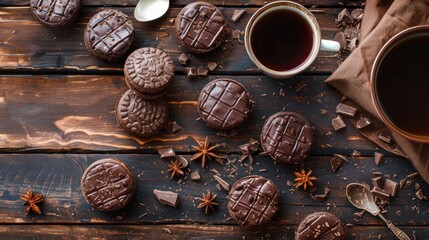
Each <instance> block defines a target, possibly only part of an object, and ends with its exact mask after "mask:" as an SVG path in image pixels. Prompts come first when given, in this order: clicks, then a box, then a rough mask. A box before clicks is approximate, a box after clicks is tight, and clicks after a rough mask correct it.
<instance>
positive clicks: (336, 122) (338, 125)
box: [332, 115, 346, 131]
mask: <svg viewBox="0 0 429 240" xmlns="http://www.w3.org/2000/svg"><path fill="white" fill-rule="evenodd" d="M332 127H334V130H335V131H338V130H340V129H342V128H345V127H346V123H345V122H344V120H343V118H342V117H341V115H338V116H337V117H336V118H334V119H332Z"/></svg>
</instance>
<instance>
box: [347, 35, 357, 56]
mask: <svg viewBox="0 0 429 240" xmlns="http://www.w3.org/2000/svg"><path fill="white" fill-rule="evenodd" d="M358 45H359V40H358V38H357V37H355V38H352V40H350V42H349V44H348V45H347V48H348V49H349V50H350V51H352V52H353V51H354V50H356V48H357V47H358Z"/></svg>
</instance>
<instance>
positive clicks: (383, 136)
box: [378, 132, 392, 143]
mask: <svg viewBox="0 0 429 240" xmlns="http://www.w3.org/2000/svg"><path fill="white" fill-rule="evenodd" d="M378 139H380V140H381V141H383V142H386V143H390V142H391V141H392V137H391V136H389V135H386V134H385V133H384V132H380V134H379V135H378Z"/></svg>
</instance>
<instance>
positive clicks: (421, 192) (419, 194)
mask: <svg viewBox="0 0 429 240" xmlns="http://www.w3.org/2000/svg"><path fill="white" fill-rule="evenodd" d="M416 197H417V198H418V199H419V200H422V201H423V200H425V201H426V200H427V199H428V198H427V197H426V196H425V195H424V194H423V190H422V189H419V190H418V191H417V192H416Z"/></svg>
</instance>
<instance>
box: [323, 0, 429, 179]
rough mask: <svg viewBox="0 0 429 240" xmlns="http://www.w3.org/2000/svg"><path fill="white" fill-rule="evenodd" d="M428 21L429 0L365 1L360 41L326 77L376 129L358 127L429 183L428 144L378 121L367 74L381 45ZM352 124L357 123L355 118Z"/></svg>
mask: <svg viewBox="0 0 429 240" xmlns="http://www.w3.org/2000/svg"><path fill="white" fill-rule="evenodd" d="M427 24H429V0H370V1H367V2H366V5H365V10H364V15H363V19H362V24H361V30H360V34H361V35H360V45H359V47H358V48H357V49H356V50H355V51H353V52H352V53H351V54H350V56H349V57H348V58H347V59H346V60H345V61H344V62H343V63H342V64H341V66H340V67H339V68H338V69H337V70H336V71H335V72H334V73H333V74H332V75H331V76H330V77H329V78H328V79H327V80H326V82H327V83H328V84H330V85H332V86H333V87H335V88H336V89H337V90H338V91H339V92H341V93H342V94H343V95H344V96H346V97H347V98H348V100H346V101H349V103H350V104H353V102H354V103H356V104H357V105H358V106H359V107H360V109H361V114H362V113H363V114H366V115H367V116H371V117H373V119H374V121H375V122H376V124H375V125H376V126H377V128H378V129H375V128H374V127H372V130H371V131H368V130H364V129H362V131H361V130H360V132H361V133H362V134H364V135H365V136H366V137H368V138H369V139H370V140H372V141H374V142H375V143H377V144H379V145H380V146H381V147H383V148H384V149H386V150H388V151H390V152H394V153H396V154H399V155H401V156H407V157H408V159H409V160H410V161H411V162H412V163H413V165H414V167H415V168H416V169H417V171H418V172H419V174H420V175H421V177H422V178H423V179H424V180H425V181H426V182H427V183H429V144H422V143H416V142H413V141H410V140H408V139H406V138H404V137H402V136H400V135H398V134H396V133H394V132H390V131H389V130H388V129H387V128H386V127H385V126H384V124H382V123H381V122H380V119H379V116H378V115H377V113H376V110H375V106H374V105H373V103H372V100H371V93H370V84H369V80H370V74H371V68H372V64H373V62H374V60H375V58H376V56H377V53H378V52H379V50H380V49H381V48H382V46H383V45H384V44H385V43H386V42H387V41H388V40H389V39H390V38H392V37H393V36H394V35H395V34H397V33H399V32H401V31H402V30H404V29H406V28H409V27H412V26H417V25H427ZM351 121H352V124H353V125H354V126H356V121H353V120H352V119H351ZM381 131H384V132H385V133H388V134H390V135H391V136H393V139H394V140H395V141H396V143H397V146H396V145H395V143H392V144H387V143H383V142H382V141H380V139H379V138H378V136H379V134H380V132H381Z"/></svg>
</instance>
